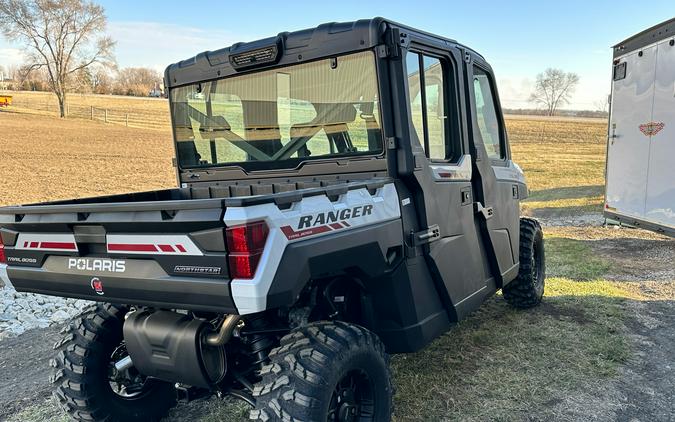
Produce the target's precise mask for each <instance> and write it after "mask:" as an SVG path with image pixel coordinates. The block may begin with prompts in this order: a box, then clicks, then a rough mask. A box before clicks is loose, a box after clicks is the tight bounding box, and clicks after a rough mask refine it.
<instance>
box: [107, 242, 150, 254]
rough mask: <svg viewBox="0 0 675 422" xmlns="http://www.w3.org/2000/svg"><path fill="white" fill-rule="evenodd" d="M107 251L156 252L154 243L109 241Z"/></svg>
mask: <svg viewBox="0 0 675 422" xmlns="http://www.w3.org/2000/svg"><path fill="white" fill-rule="evenodd" d="M108 251H117V252H157V247H155V245H133V244H125V243H109V244H108Z"/></svg>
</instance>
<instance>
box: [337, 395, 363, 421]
mask: <svg viewBox="0 0 675 422" xmlns="http://www.w3.org/2000/svg"><path fill="white" fill-rule="evenodd" d="M354 393H355V391H353V389H342V390H341V391H340V392H339V393H338V403H339V407H338V411H337V416H338V417H337V419H336V420H337V421H339V422H352V421H354V420H356V415H357V413H358V404H357V403H356V397H355V394H354Z"/></svg>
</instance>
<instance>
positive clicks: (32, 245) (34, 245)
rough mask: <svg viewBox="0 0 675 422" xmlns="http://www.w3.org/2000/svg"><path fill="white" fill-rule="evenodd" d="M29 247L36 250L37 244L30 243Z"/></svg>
mask: <svg viewBox="0 0 675 422" xmlns="http://www.w3.org/2000/svg"><path fill="white" fill-rule="evenodd" d="M30 247H31V249H37V248H38V242H30Z"/></svg>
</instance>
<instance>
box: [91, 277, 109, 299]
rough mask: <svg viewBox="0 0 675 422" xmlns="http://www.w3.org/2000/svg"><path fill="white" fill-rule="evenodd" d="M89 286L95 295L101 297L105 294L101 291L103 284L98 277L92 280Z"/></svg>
mask: <svg viewBox="0 0 675 422" xmlns="http://www.w3.org/2000/svg"><path fill="white" fill-rule="evenodd" d="M90 284H91V288H92V289H94V291H95V292H96V294H97V295H100V296H103V295H104V294H105V292H104V291H103V282H102V281H101V280H100V279H99V278H98V277H94V278H92V279H91V283H90Z"/></svg>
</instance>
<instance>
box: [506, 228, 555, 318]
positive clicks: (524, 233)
mask: <svg viewBox="0 0 675 422" xmlns="http://www.w3.org/2000/svg"><path fill="white" fill-rule="evenodd" d="M545 280H546V261H545V256H544V233H543V231H542V229H541V225H540V224H539V222H538V221H537V220H535V219H532V218H525V217H523V218H521V219H520V269H519V271H518V277H517V278H516V279H515V280H513V281H512V282H511V283H509V284H507V285H506V286H504V288H503V289H502V293H503V294H504V299H506V301H507V302H508V303H509V304H510V305H511V306H514V307H516V308H521V309H526V308H532V307H534V306H537V305H539V303H541V299H542V297H543V296H544V284H545Z"/></svg>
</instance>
